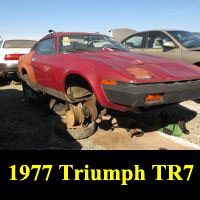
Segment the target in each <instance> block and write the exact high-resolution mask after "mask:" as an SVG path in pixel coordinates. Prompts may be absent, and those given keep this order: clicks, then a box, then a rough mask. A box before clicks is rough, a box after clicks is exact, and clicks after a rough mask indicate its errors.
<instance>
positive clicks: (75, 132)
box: [56, 121, 97, 140]
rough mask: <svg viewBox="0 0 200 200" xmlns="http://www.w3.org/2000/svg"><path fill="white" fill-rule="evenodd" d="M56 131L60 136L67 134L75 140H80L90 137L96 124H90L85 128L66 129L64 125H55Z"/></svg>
mask: <svg viewBox="0 0 200 200" xmlns="http://www.w3.org/2000/svg"><path fill="white" fill-rule="evenodd" d="M56 129H57V130H58V131H59V132H60V133H62V134H69V135H70V136H71V137H72V138H73V139H75V140H82V139H86V138H89V137H90V136H92V135H93V134H94V133H95V132H96V130H97V125H96V122H94V121H93V122H91V123H90V124H89V125H88V126H87V127H74V128H66V125H65V124H64V123H62V124H60V123H59V124H56Z"/></svg>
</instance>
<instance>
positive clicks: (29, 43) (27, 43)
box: [3, 40, 36, 49]
mask: <svg viewBox="0 0 200 200" xmlns="http://www.w3.org/2000/svg"><path fill="white" fill-rule="evenodd" d="M35 43H36V41H33V40H6V41H5V42H4V45H3V48H6V49H7V48H14V49H15V48H32V47H33V46H34V44H35Z"/></svg>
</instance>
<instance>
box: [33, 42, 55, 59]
mask: <svg viewBox="0 0 200 200" xmlns="http://www.w3.org/2000/svg"><path fill="white" fill-rule="evenodd" d="M55 53H56V47H55V39H54V38H50V39H47V40H43V41H41V42H40V43H39V45H38V49H37V54H39V55H51V54H55Z"/></svg>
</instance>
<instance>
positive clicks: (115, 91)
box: [19, 32, 200, 137]
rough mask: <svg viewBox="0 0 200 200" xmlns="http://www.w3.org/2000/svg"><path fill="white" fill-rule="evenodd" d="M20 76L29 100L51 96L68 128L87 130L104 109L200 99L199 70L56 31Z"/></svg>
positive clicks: (95, 37)
mask: <svg viewBox="0 0 200 200" xmlns="http://www.w3.org/2000/svg"><path fill="white" fill-rule="evenodd" d="M19 72H20V74H21V77H22V80H23V90H24V94H25V96H26V97H27V98H28V99H37V97H38V95H40V94H44V93H45V94H48V95H49V96H50V97H52V99H53V100H51V101H50V107H51V108H52V109H53V108H56V107H57V110H59V109H60V110H59V111H60V113H62V114H63V115H65V116H66V117H65V120H66V121H65V122H66V125H67V128H68V129H70V128H74V127H78V126H79V127H85V128H86V127H87V124H90V122H94V121H95V120H96V119H97V118H98V116H99V115H100V114H102V113H103V112H102V108H110V109H114V110H120V111H133V110H134V109H135V108H140V107H149V106H157V105H162V104H172V103H179V102H182V101H185V100H193V99H197V98H198V97H200V68H199V67H196V66H192V65H187V64H183V63H177V62H174V61H171V60H166V59H162V58H158V57H153V56H147V55H141V54H140V55H139V54H135V53H132V52H129V51H128V50H127V49H126V48H125V47H123V46H122V45H121V44H119V43H118V42H116V41H115V40H114V39H112V38H111V37H108V36H106V35H101V34H92V33H70V32H63V33H55V32H51V34H49V35H47V36H45V37H44V38H42V39H41V40H40V41H39V42H38V43H37V44H36V45H35V46H34V47H33V48H32V50H31V51H30V53H29V54H27V55H24V56H22V57H20V59H19ZM58 105H62V106H60V107H59V106H58ZM97 105H98V106H97ZM61 108H62V109H61ZM55 110H56V109H55ZM77 137H79V136H77Z"/></svg>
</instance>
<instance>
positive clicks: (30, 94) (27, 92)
mask: <svg viewBox="0 0 200 200" xmlns="http://www.w3.org/2000/svg"><path fill="white" fill-rule="evenodd" d="M22 88H23V94H24V97H25V99H26V100H27V101H29V102H35V101H37V99H38V96H37V93H36V92H35V91H34V90H33V89H32V88H31V87H30V86H28V85H27V84H26V82H24V81H23V82H22Z"/></svg>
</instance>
